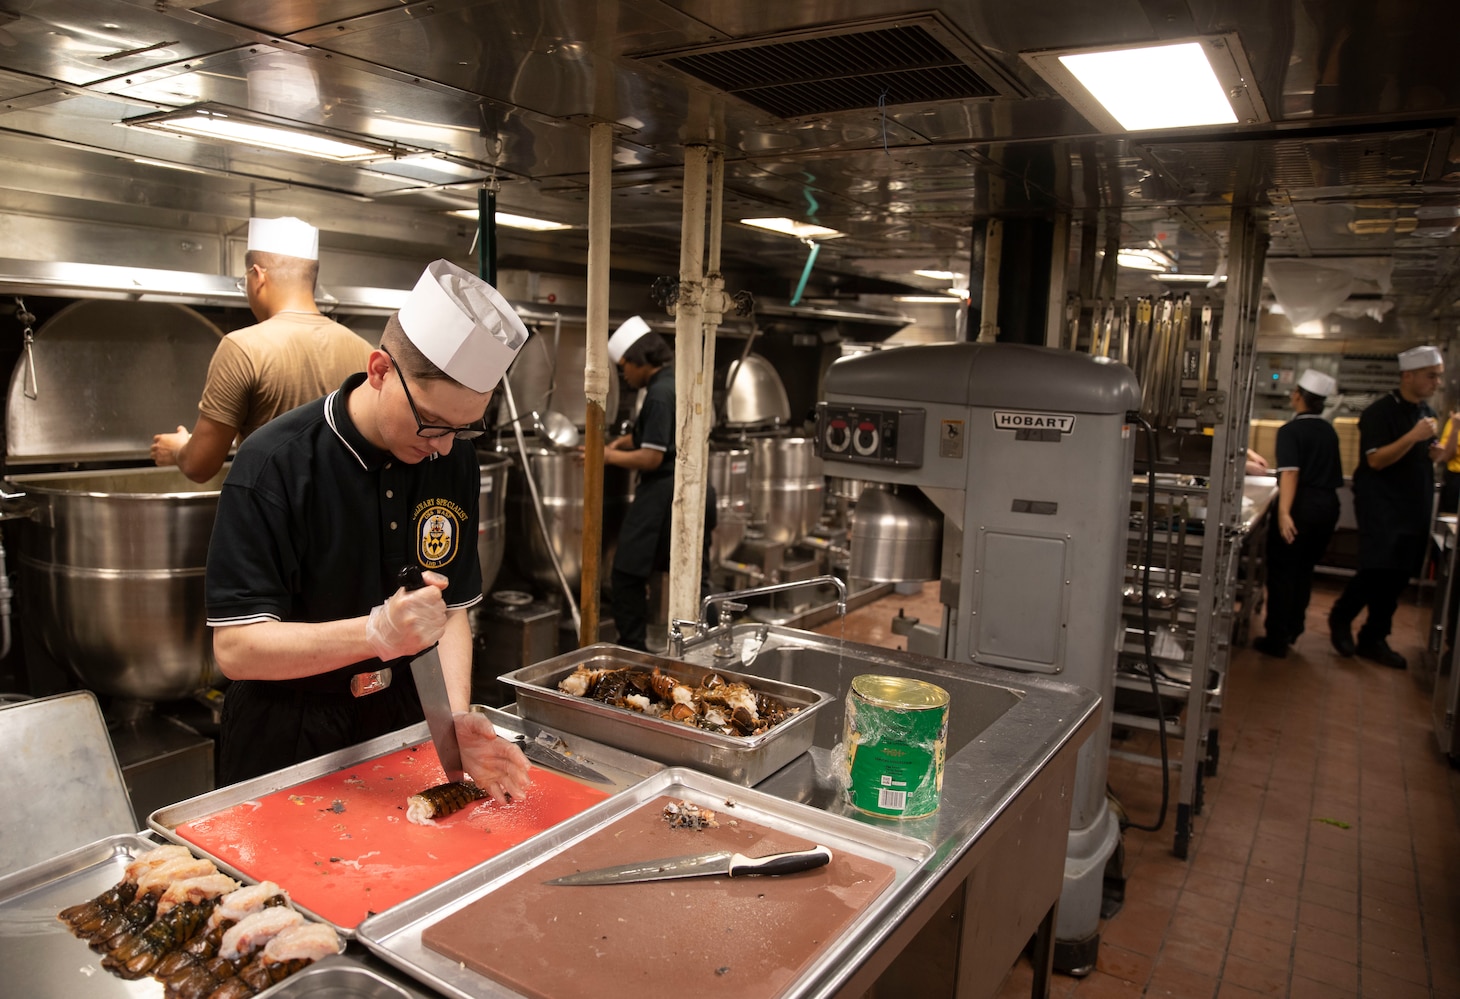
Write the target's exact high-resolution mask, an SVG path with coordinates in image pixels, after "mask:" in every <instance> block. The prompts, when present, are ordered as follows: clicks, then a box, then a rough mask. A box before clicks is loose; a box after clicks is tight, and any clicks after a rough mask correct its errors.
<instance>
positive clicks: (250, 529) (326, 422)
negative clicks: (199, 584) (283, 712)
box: [205, 373, 482, 690]
mask: <svg viewBox="0 0 1460 999" xmlns="http://www.w3.org/2000/svg"><path fill="white" fill-rule="evenodd" d="M364 380H365V375H364V373H360V374H355V375H351V376H350V377H349V378H347V379H346V380H345V382H344V384H343V385H342V386H341V387H340V388H339V389H337V390H336V391H334V392H331V393H330V394H329V395H328V396H326V397H325V398H323V399H320V400H316V401H314V402H311V403H307V404H305V405H303V406H300V407H299V408H298V409H295V410H292V411H290V412H288V413H286V414H284V415H283V416H281V417H279V418H278V419H276V420H274V421H272V422H270V423H268V424H265V425H264V427H263V428H262V429H260V430H258V431H257V432H256V433H254V434H252V435H250V436H249V438H248V440H246V441H244V443H243V444H242V446H240V447H239V449H238V455H237V457H236V458H235V459H234V461H233V467H232V470H231V471H230V472H229V473H228V478H227V480H225V481H224V483H223V490H222V493H221V495H220V496H219V499H218V514H217V519H216V521H215V523H214V526H213V539H212V543H211V545H210V546H209V549H208V565H207V573H206V587H205V598H206V603H207V613H208V624H209V626H211V627H215V628H217V627H224V626H227V625H239V624H252V623H255V622H259V621H268V620H276V621H303V622H323V621H337V620H342V619H346V618H352V617H360V616H362V615H364V614H368V613H369V612H370V609H371V608H372V607H374V606H375V605H376V604H379V603H380V602H381V601H383V600H384V599H385V598H386V597H388V596H390V595H391V594H392V593H394V592H395V591H396V589H397V588H398V587H399V585H400V584H399V582H398V581H397V573H398V571H399V570H400V568H401V567H402V566H404V565H406V564H408V563H411V562H415V563H416V564H418V565H420V566H421V567H422V568H423V569H429V570H432V571H435V572H439V573H441V574H442V575H444V576H446V577H447V578H448V579H449V580H450V585H449V586H447V588H446V591H445V593H444V594H443V596H444V597H445V600H446V606H447V607H448V608H453V609H454V608H465V607H470V606H472V605H473V604H475V603H477V602H478V601H480V600H481V599H482V576H481V567H480V565H479V564H478V559H477V516H478V502H479V495H480V492H481V471H480V468H479V466H478V464H477V457H476V452H475V450H474V449H473V448H472V447H471V446H470V445H466V444H462V443H457V444H456V445H455V446H453V447H452V449H451V452H450V453H449V454H446V455H443V456H442V457H440V458H439V459H436V460H434V461H433V460H429V459H428V460H426V461H422V462H420V463H418V464H415V465H412V464H408V463H406V462H403V461H400V460H399V459H397V458H396V457H395V456H394V455H392V454H390V453H389V452H388V451H382V450H380V449H379V448H376V447H375V446H374V445H372V444H370V443H369V442H368V441H367V440H366V439H365V437H364V436H363V435H362V434H361V433H360V431H359V430H358V429H356V427H355V425H354V424H353V423H352V422H350V417H349V413H348V412H347V406H346V402H347V399H348V397H349V394H350V392H351V390H353V389H354V388H356V387H357V386H359V385H360V384H362V383H363V382H364ZM380 665H381V663H380V661H379V660H378V659H369V660H364V661H363V662H361V663H359V664H356V665H353V666H349V667H346V668H344V669H342V670H337V671H336V673H337V674H338V677H336V676H333V675H331V674H325V675H324V676H323V677H308V678H304V679H302V680H300V681H280V682H283V683H290V684H296V685H298V686H300V687H301V688H304V689H326V688H328V689H339V690H344V689H346V687H345V681H344V680H343V679H342V678H344V677H348V676H349V675H350V674H353V673H357V672H360V671H361V670H374V669H378V668H380Z"/></svg>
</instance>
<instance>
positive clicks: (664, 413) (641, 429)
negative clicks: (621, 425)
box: [633, 361, 676, 484]
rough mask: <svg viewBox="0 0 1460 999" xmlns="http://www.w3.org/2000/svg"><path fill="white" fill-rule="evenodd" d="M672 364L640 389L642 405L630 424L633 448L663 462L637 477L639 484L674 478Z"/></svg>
mask: <svg viewBox="0 0 1460 999" xmlns="http://www.w3.org/2000/svg"><path fill="white" fill-rule="evenodd" d="M673 364H674V362H673V361H671V362H670V363H669V364H666V365H665V366H664V367H662V368H660V369H659V370H658V371H656V372H654V374H653V375H652V376H651V377H650V378H649V384H648V385H646V386H645V387H644V404H643V405H642V406H640V407H639V417H638V419H637V420H635V421H634V432H633V441H634V447H635V448H641V447H646V448H649V449H651V450H654V451H663V452H664V460H663V461H661V462H660V463H659V467H658V468H656V469H653V470H652V471H648V472H640V473H639V482H640V483H641V484H642V483H645V482H653V481H655V480H656V479H672V478H674V435H675V427H676V422H675V415H674V407H675V401H674V367H673Z"/></svg>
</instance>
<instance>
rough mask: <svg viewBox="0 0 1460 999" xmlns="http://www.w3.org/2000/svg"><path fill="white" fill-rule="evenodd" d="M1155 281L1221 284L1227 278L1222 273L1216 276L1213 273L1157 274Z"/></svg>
mask: <svg viewBox="0 0 1460 999" xmlns="http://www.w3.org/2000/svg"><path fill="white" fill-rule="evenodd" d="M1156 280H1157V281H1165V282H1166V283H1167V284H1221V283H1223V282H1225V281H1226V280H1227V276H1226V275H1225V274H1224V275H1222V276H1221V277H1218V276H1217V275H1215V274H1157V275H1156Z"/></svg>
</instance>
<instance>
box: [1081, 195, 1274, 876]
mask: <svg viewBox="0 0 1460 999" xmlns="http://www.w3.org/2000/svg"><path fill="white" fill-rule="evenodd" d="M1228 239H1229V246H1230V248H1231V250H1232V253H1231V261H1232V266H1231V273H1230V275H1229V278H1228V282H1227V287H1226V290H1225V292H1224V293H1223V294H1222V296H1221V297H1220V298H1217V297H1216V296H1206V295H1202V296H1191V295H1182V296H1180V297H1179V298H1177V297H1171V296H1167V297H1164V298H1161V299H1156V300H1154V301H1153V300H1149V299H1138V300H1137V301H1136V303H1135V304H1134V306H1133V307H1132V308H1131V310H1130V315H1131V316H1132V320H1131V322H1132V326H1131V327H1130V329H1131V334H1130V336H1129V337H1127V336H1125V335H1123V331H1118V332H1119V333H1120V335H1116V336H1113V337H1112V338H1111V339H1112V340H1113V341H1114V342H1117V343H1125V342H1127V341H1128V342H1129V344H1130V346H1129V350H1128V351H1127V352H1126V355H1125V356H1127V357H1130V358H1131V361H1133V362H1134V363H1133V364H1132V368H1133V370H1134V371H1135V372H1136V376H1137V378H1138V380H1139V381H1140V383H1141V386H1142V391H1143V403H1142V415H1143V417H1144V418H1145V419H1146V421H1147V422H1148V423H1150V424H1151V425H1152V426H1153V427H1154V430H1155V432H1154V434H1152V433H1150V432H1149V431H1144V432H1142V435H1141V439H1138V440H1137V442H1136V453H1135V469H1136V479H1135V482H1134V484H1133V486H1132V490H1131V519H1130V528H1129V540H1128V545H1127V556H1128V557H1127V560H1126V566H1127V568H1126V579H1125V587H1126V589H1125V598H1124V600H1125V602H1124V603H1123V606H1122V621H1123V624H1124V632H1123V641H1122V644H1121V647H1120V649H1119V654H1118V657H1117V667H1116V680H1115V686H1116V698H1115V705H1114V709H1113V711H1112V721H1113V724H1114V726H1115V727H1117V728H1125V729H1143V730H1148V731H1156V730H1157V729H1158V728H1160V726H1161V722H1160V719H1159V718H1158V717H1157V716H1156V715H1154V714H1153V713H1151V711H1150V710H1148V709H1154V708H1155V707H1156V706H1157V705H1156V703H1155V702H1156V699H1157V698H1159V702H1160V706H1161V707H1162V709H1163V710H1164V712H1165V715H1166V721H1165V733H1166V737H1167V739H1168V740H1170V739H1179V740H1180V752H1179V754H1178V753H1177V752H1175V750H1174V746H1173V747H1172V752H1171V754H1170V761H1169V762H1170V767H1171V769H1173V770H1175V771H1176V772H1177V774H1178V775H1179V786H1178V788H1177V790H1176V793H1175V796H1174V799H1175V806H1176V807H1175V833H1174V840H1173V845H1172V852H1173V853H1174V854H1175V855H1176V856H1178V857H1181V858H1185V857H1186V856H1187V853H1188V851H1189V848H1190V843H1191V833H1192V823H1193V819H1194V818H1195V816H1197V815H1199V814H1200V813H1201V808H1202V781H1203V779H1204V778H1205V777H1209V776H1215V774H1216V771H1217V764H1218V759H1219V754H1220V746H1219V743H1218V726H1219V722H1220V718H1221V707H1222V697H1223V694H1224V692H1225V689H1226V678H1227V666H1228V661H1229V659H1230V656H1231V646H1232V641H1233V632H1234V627H1235V626H1236V624H1237V622H1238V614H1239V601H1238V592H1239V585H1240V580H1239V577H1240V572H1239V564H1240V558H1241V552H1242V541H1243V539H1244V537H1245V535H1246V528H1245V527H1244V525H1243V520H1242V514H1243V509H1242V495H1243V494H1242V480H1243V471H1244V465H1245V458H1246V454H1245V452H1246V441H1247V427H1248V423H1249V420H1250V415H1251V411H1252V393H1253V382H1254V368H1255V342H1256V336H1257V322H1256V315H1257V310H1256V302H1257V295H1258V292H1259V290H1260V286H1261V275H1262V266H1263V259H1264V255H1265V247H1266V237H1265V235H1263V234H1261V233H1260V232H1259V227H1258V226H1257V225H1256V223H1255V221H1254V219H1253V218H1252V216H1251V214H1250V213H1249V212H1248V211H1247V210H1245V209H1240V208H1239V209H1235V210H1234V211H1233V214H1232V221H1231V226H1230V230H1229V234H1228ZM1079 311H1080V310H1079V309H1078V308H1072V309H1071V310H1070V314H1071V315H1073V314H1077V313H1078V312H1079ZM1111 311H1112V310H1111V309H1110V307H1109V306H1100V307H1098V308H1097V309H1096V312H1098V313H1099V314H1100V315H1101V322H1100V324H1098V326H1099V327H1103V325H1104V315H1105V314H1106V313H1107V312H1111ZM1113 314H1114V315H1117V316H1119V317H1121V319H1123V317H1124V315H1125V314H1126V312H1125V310H1124V308H1123V307H1122V308H1117V309H1114V310H1113ZM1121 319H1117V321H1116V326H1117V327H1119V326H1120V323H1121ZM1105 339H1106V338H1105V336H1104V334H1103V332H1101V333H1100V335H1099V337H1098V342H1096V343H1095V345H1094V349H1095V351H1097V352H1098V351H1099V349H1100V348H1101V347H1102V346H1103V345H1104V342H1105ZM1127 363H1130V362H1127ZM1148 445H1149V448H1150V450H1149V451H1148ZM1151 451H1154V453H1155V460H1154V462H1152V461H1151V460H1150V458H1149V454H1150V452H1151ZM1149 474H1154V476H1155V497H1154V500H1155V502H1154V504H1152V503H1151V501H1150V498H1149V497H1148V483H1147V478H1146V476H1147V475H1149ZM1148 524H1149V525H1150V526H1151V529H1152V532H1153V533H1152V544H1151V553H1150V562H1151V565H1150V591H1149V592H1148V593H1147V592H1143V589H1142V577H1143V575H1144V567H1145V564H1146V562H1145V559H1146V551H1145V531H1146V527H1147V525H1148ZM1132 591H1133V592H1132ZM1143 601H1149V604H1148V607H1149V611H1150V623H1151V629H1152V656H1151V658H1152V661H1153V664H1154V670H1155V690H1156V692H1157V693H1156V697H1154V698H1153V696H1152V680H1151V670H1150V669H1149V668H1148V667H1147V663H1146V652H1145V633H1144V629H1143V627H1142V620H1143V617H1142V606H1141V605H1142V602H1143ZM1240 610H1241V611H1244V612H1245V611H1250V610H1251V608H1250V607H1241V608H1240ZM1142 695H1144V697H1145V701H1144V703H1142V701H1141V696H1142ZM1123 704H1124V705H1125V706H1126V709H1125V710H1122V705H1123ZM1111 755H1112V756H1115V757H1119V758H1122V759H1130V760H1134V761H1135V762H1138V763H1141V764H1149V765H1153V766H1155V767H1157V768H1158V769H1159V768H1160V766H1161V759H1160V756H1159V751H1157V752H1156V753H1154V754H1153V753H1143V752H1133V751H1129V750H1124V749H1114V748H1113V749H1112V750H1111Z"/></svg>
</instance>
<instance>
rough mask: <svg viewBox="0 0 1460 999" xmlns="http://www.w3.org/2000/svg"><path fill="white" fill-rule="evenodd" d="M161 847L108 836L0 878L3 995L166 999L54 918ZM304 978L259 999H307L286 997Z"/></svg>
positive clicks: (147, 840)
mask: <svg viewBox="0 0 1460 999" xmlns="http://www.w3.org/2000/svg"><path fill="white" fill-rule="evenodd" d="M157 845H158V841H157V840H155V839H152V838H151V837H149V836H143V835H138V834H136V833H125V834H122V835H119V836H108V837H107V838H105V839H100V840H97V841H96V842H95V843H90V844H88V845H86V846H83V847H80V848H78V849H75V850H72V851H71V852H69V853H63V854H62V855H61V856H59V857H56V858H54V859H52V860H47V861H43V862H42V863H39V864H35V865H33V866H31V867H27V868H25V869H24V870H20V871H16V872H15V873H14V874H11V875H8V876H7V877H4V878H0V975H3V976H4V977H3V983H4V984H3V987H0V988H3V992H4V994H5V995H10V996H27V997H29V999H48V997H55V999H71V997H73V996H85V997H87V999H91V997H96V996H100V997H110V996H132V997H137V996H147V997H157V999H161V997H162V996H163V994H164V991H165V990H164V989H163V986H162V983H161V982H158V981H154V980H152V979H150V978H146V979H142V980H141V981H136V982H128V981H124V980H122V979H120V978H118V977H116V976H115V975H113V974H112V973H111V972H109V971H106V970H104V969H103V968H102V966H101V958H102V955H100V954H97V953H96V952H94V951H93V950H92V949H91V948H90V947H88V946H86V941H84V940H79V939H77V938H76V937H74V936H72V935H71V931H70V930H68V929H67V928H66V926H65V924H64V923H62V922H61V921H60V920H59V919H57V918H56V914H57V913H59V912H60V911H61V910H62V909H64V908H66V907H68V906H72V905H79V904H80V903H82V902H86V901H88V900H90V899H93V898H95V897H96V896H97V895H100V894H101V893H102V892H104V891H106V890H107V889H108V888H110V887H111V886H112V885H114V884H116V883H117V882H118V881H120V880H122V876H123V874H124V873H125V871H126V867H127V864H128V863H129V862H130V861H131V860H133V859H134V858H135V857H136V856H137V855H138V854H140V853H145V852H146V851H148V850H150V849H152V848H153V847H155V846H157ZM326 960H334V959H333V958H330V959H326ZM321 963H323V962H321ZM311 967H313V966H311ZM308 970H309V969H305V971H308ZM305 971H301V972H299V974H298V975H296V976H291V977H290V978H286V979H284V981H282V982H280V983H279V984H278V985H274V986H271V987H269V988H268V989H265V990H264V991H263V992H260V993H259V999H264V997H268V999H278V997H280V996H286V995H305V994H307V993H303V992H295V991H288V989H290V988H291V987H293V985H292V983H293V982H294V978H295V977H300V976H302V975H304V974H305ZM315 994H316V995H318V994H319V993H315ZM381 994H382V995H391V993H381ZM399 994H400V995H402V996H409V995H410V993H404V992H403V993H399Z"/></svg>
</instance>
